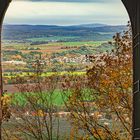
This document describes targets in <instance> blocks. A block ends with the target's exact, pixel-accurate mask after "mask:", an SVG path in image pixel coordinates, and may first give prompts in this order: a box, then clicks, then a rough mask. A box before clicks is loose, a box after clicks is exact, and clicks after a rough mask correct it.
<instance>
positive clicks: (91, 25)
mask: <svg viewBox="0 0 140 140" xmlns="http://www.w3.org/2000/svg"><path fill="white" fill-rule="evenodd" d="M74 26H76V25H74ZM77 26H79V27H87V28H95V27H103V26H107V25H106V24H100V23H94V24H81V25H77Z"/></svg>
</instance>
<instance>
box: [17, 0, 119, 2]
mask: <svg viewBox="0 0 140 140" xmlns="http://www.w3.org/2000/svg"><path fill="white" fill-rule="evenodd" d="M17 1H32V2H40V1H43V2H66V3H108V2H112V3H114V2H117V1H118V0H17Z"/></svg>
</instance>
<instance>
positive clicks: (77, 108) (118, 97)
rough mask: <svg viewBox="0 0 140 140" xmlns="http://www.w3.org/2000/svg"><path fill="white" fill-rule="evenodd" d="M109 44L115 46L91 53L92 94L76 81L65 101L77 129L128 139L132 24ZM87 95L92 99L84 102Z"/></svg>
mask: <svg viewBox="0 0 140 140" xmlns="http://www.w3.org/2000/svg"><path fill="white" fill-rule="evenodd" d="M109 43H110V44H112V45H113V46H114V49H113V50H112V51H111V52H106V53H101V54H98V55H93V56H90V59H91V60H92V62H93V67H92V68H90V69H89V70H87V83H88V85H89V86H88V88H89V89H91V90H90V93H89V94H87V92H83V87H84V86H83V85H82V86H81V84H75V86H73V87H71V88H72V91H73V92H72V94H71V95H70V96H69V97H68V101H67V102H65V104H66V106H67V108H68V109H69V111H70V112H71V117H70V119H71V122H72V124H74V126H75V127H74V128H76V130H82V131H84V132H85V133H86V136H88V138H90V137H91V138H94V139H96V140H99V139H100V140H105V139H109V140H114V139H115V140H116V139H118V140H128V139H131V137H132V132H131V129H132V128H131V127H132V74H133V72H132V32H131V27H130V23H128V30H127V31H124V32H123V34H121V33H116V35H115V36H114V37H113V42H109ZM80 80H81V79H80ZM66 85H67V84H65V85H64V87H65V86H66ZM69 85H71V84H69ZM87 96H89V99H88V100H86V101H85V98H86V97H87ZM88 138H87V137H86V139H88Z"/></svg>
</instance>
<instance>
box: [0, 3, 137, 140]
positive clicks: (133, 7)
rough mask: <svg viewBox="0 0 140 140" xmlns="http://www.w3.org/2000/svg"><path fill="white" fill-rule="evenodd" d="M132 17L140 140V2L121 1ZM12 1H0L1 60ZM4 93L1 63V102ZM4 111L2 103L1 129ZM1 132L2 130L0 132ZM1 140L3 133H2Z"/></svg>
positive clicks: (134, 130)
mask: <svg viewBox="0 0 140 140" xmlns="http://www.w3.org/2000/svg"><path fill="white" fill-rule="evenodd" d="M121 1H122V3H123V4H124V6H125V7H126V9H127V12H128V14H129V17H130V21H131V25H132V33H133V127H132V132H133V140H140V107H139V106H140V0H121ZM10 2H11V0H0V58H1V28H2V23H3V19H4V15H5V13H6V10H7V8H8V6H9V4H10ZM2 93H3V85H2V66H1V61H0V102H1V96H2ZM1 120H2V110H1V103H0V129H1ZM0 131H1V130H0ZM0 139H1V133H0Z"/></svg>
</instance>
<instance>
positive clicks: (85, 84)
mask: <svg viewBox="0 0 140 140" xmlns="http://www.w3.org/2000/svg"><path fill="white" fill-rule="evenodd" d="M104 3H105V2H104V0H103V1H98V2H97V1H94V0H91V1H88V2H87V3H86V2H85V1H82V0H77V1H73V0H71V1H69V2H65V1H63V0H60V1H57V0H54V1H49V0H48V1H14V2H13V5H11V7H9V12H7V15H6V18H5V21H4V25H3V31H2V66H3V88H4V89H3V91H4V93H3V97H2V105H3V120H2V121H3V123H2V130H3V131H2V137H3V139H5V140H129V139H131V136H132V133H131V126H132V124H131V104H132V98H131V92H132V69H131V68H132V62H131V59H132V54H131V51H132V50H131V45H132V41H131V40H132V39H131V38H132V35H131V24H130V22H128V23H127V21H128V20H129V19H128V17H127V14H124V15H123V16H122V15H120V17H119V14H120V12H118V13H117V11H116V13H111V12H110V11H108V10H106V12H105V13H103V15H102V16H101V13H100V12H101V11H99V9H101V8H103V7H104V8H107V7H110V6H112V5H116V7H115V6H114V9H113V8H111V9H112V11H113V10H114V11H115V10H117V9H118V8H120V9H121V10H120V11H121V12H124V11H125V10H124V9H123V6H122V3H121V2H120V3H119V4H118V2H117V0H114V2H112V1H110V0H108V2H106V4H104ZM16 4H17V7H16ZM53 4H54V6H52V5H53ZM78 4H79V7H77V6H78ZM27 5H28V6H27ZM31 5H32V7H30V6H31ZM37 5H38V7H39V8H37ZM91 5H93V8H94V12H93V13H92V14H91V12H92V10H93V9H92V7H91ZM94 5H95V6H96V7H94ZM120 5H121V6H120ZM12 6H13V7H12ZM45 6H46V7H47V8H48V9H47V8H46V7H45ZM49 6H52V7H51V8H50V7H49ZM99 6H100V8H99V9H98V8H97V7H99ZM23 7H24V8H25V11H19V12H17V11H18V10H19V9H21V8H23ZM76 7H77V9H76ZM45 8H46V9H45ZM89 8H91V9H90V10H89ZM41 9H42V10H44V11H42V12H41ZM66 9H68V11H66V12H65V10H66ZM69 9H71V11H69ZM16 10H17V11H16ZM38 10H40V11H38ZM45 10H46V15H45V13H44V12H45ZM57 10H58V12H56V11H57ZM84 10H85V11H84ZM103 10H105V9H103ZM103 10H102V11H103ZM73 11H74V12H73ZM12 12H13V13H12ZM75 12H77V13H75ZM11 13H12V14H11ZM97 13H99V15H98V14H97ZM124 13H125V12H124ZM14 14H15V15H14ZM76 14H77V15H76ZM94 14H95V16H93V15H94ZM113 14H114V18H113ZM22 15H23V16H24V17H23V16H22ZM36 15H37V16H38V17H37V16H36ZM87 15H89V16H87ZM47 16H48V18H47ZM109 16H110V18H109ZM117 18H118V20H116V19H117ZM54 19H55V20H54ZM122 20H123V21H122ZM13 129H14V132H13Z"/></svg>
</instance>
